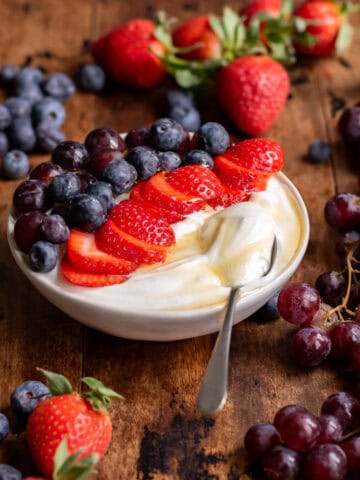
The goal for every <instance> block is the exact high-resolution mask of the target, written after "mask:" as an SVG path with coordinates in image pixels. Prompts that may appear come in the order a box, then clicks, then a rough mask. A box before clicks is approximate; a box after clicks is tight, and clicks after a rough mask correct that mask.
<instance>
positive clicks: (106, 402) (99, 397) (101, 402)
mask: <svg viewBox="0 0 360 480" xmlns="http://www.w3.org/2000/svg"><path fill="white" fill-rule="evenodd" d="M81 381H82V382H83V383H85V385H87V386H88V387H89V388H90V390H89V391H88V392H85V393H83V394H82V396H83V397H84V398H86V400H87V401H88V402H89V403H90V404H91V406H92V408H93V409H94V410H95V411H105V412H106V411H107V408H108V407H109V406H110V405H111V400H112V399H113V398H117V399H120V400H124V397H123V396H121V395H119V394H118V393H116V392H115V391H114V390H111V389H110V388H107V387H105V385H104V384H103V383H102V382H100V380H97V379H96V378H93V377H83V378H82V379H81Z"/></svg>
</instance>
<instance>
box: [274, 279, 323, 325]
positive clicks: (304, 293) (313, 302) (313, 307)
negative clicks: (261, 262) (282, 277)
mask: <svg viewBox="0 0 360 480" xmlns="http://www.w3.org/2000/svg"><path fill="white" fill-rule="evenodd" d="M319 307H320V295H319V293H318V291H317V290H316V289H315V288H314V287H312V286H311V285H309V284H307V283H291V284H290V285H287V286H286V287H284V288H283V289H282V290H281V292H280V294H279V298H278V308H279V312H280V314H281V316H282V317H283V318H284V320H286V321H287V322H290V323H293V324H294V325H303V324H306V325H309V324H310V323H311V321H312V320H313V318H314V317H315V315H316V313H317V312H318V310H319Z"/></svg>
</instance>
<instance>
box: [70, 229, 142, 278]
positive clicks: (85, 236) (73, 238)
mask: <svg viewBox="0 0 360 480" xmlns="http://www.w3.org/2000/svg"><path fill="white" fill-rule="evenodd" d="M67 255H68V258H69V260H70V262H71V264H72V265H73V266H74V267H75V268H76V269H78V270H81V271H82V272H87V273H98V274H113V275H121V274H125V273H130V272H132V271H133V270H135V269H136V267H137V265H136V263H134V262H130V261H128V260H124V259H122V258H117V257H114V256H112V255H109V254H107V253H105V252H102V251H101V250H99V249H98V248H97V246H96V243H95V236H94V235H93V234H92V233H87V232H81V231H80V230H75V229H72V230H71V232H70V237H69V240H68V243H67Z"/></svg>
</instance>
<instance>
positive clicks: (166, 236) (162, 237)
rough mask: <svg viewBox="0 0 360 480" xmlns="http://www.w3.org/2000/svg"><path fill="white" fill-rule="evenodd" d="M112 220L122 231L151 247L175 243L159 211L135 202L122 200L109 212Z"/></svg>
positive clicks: (166, 222)
mask: <svg viewBox="0 0 360 480" xmlns="http://www.w3.org/2000/svg"><path fill="white" fill-rule="evenodd" d="M109 220H112V221H113V222H114V223H115V224H116V225H117V226H118V227H119V228H120V229H121V230H122V231H124V232H126V233H128V234H129V235H132V236H133V237H135V238H137V239H139V240H143V241H144V242H146V243H150V244H152V245H163V246H170V245H173V244H174V243H175V235H174V230H173V229H172V228H171V227H170V225H169V222H168V221H167V220H166V219H165V218H164V217H163V216H162V215H161V213H160V212H159V210H157V209H155V208H153V207H150V206H147V205H146V204H144V203H140V202H137V201H136V200H124V201H123V202H120V203H118V204H117V205H115V207H114V208H113V209H112V210H111V213H110V216H109Z"/></svg>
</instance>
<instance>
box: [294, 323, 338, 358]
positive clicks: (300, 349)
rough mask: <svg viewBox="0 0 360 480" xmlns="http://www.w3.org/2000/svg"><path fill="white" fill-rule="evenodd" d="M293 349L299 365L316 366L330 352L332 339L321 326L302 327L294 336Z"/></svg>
mask: <svg viewBox="0 0 360 480" xmlns="http://www.w3.org/2000/svg"><path fill="white" fill-rule="evenodd" d="M291 349H292V354H293V356H294V358H295V360H296V362H297V363H298V364H299V365H302V366H304V367H316V366H317V365H320V363H322V362H323V361H324V360H325V359H326V358H327V356H328V355H329V354H330V350H331V340H330V337H329V335H328V334H327V333H326V332H325V331H324V330H323V329H321V328H318V327H312V326H311V327H306V328H301V329H300V330H298V331H297V332H296V333H295V335H294V336H293V338H292V342H291Z"/></svg>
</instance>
